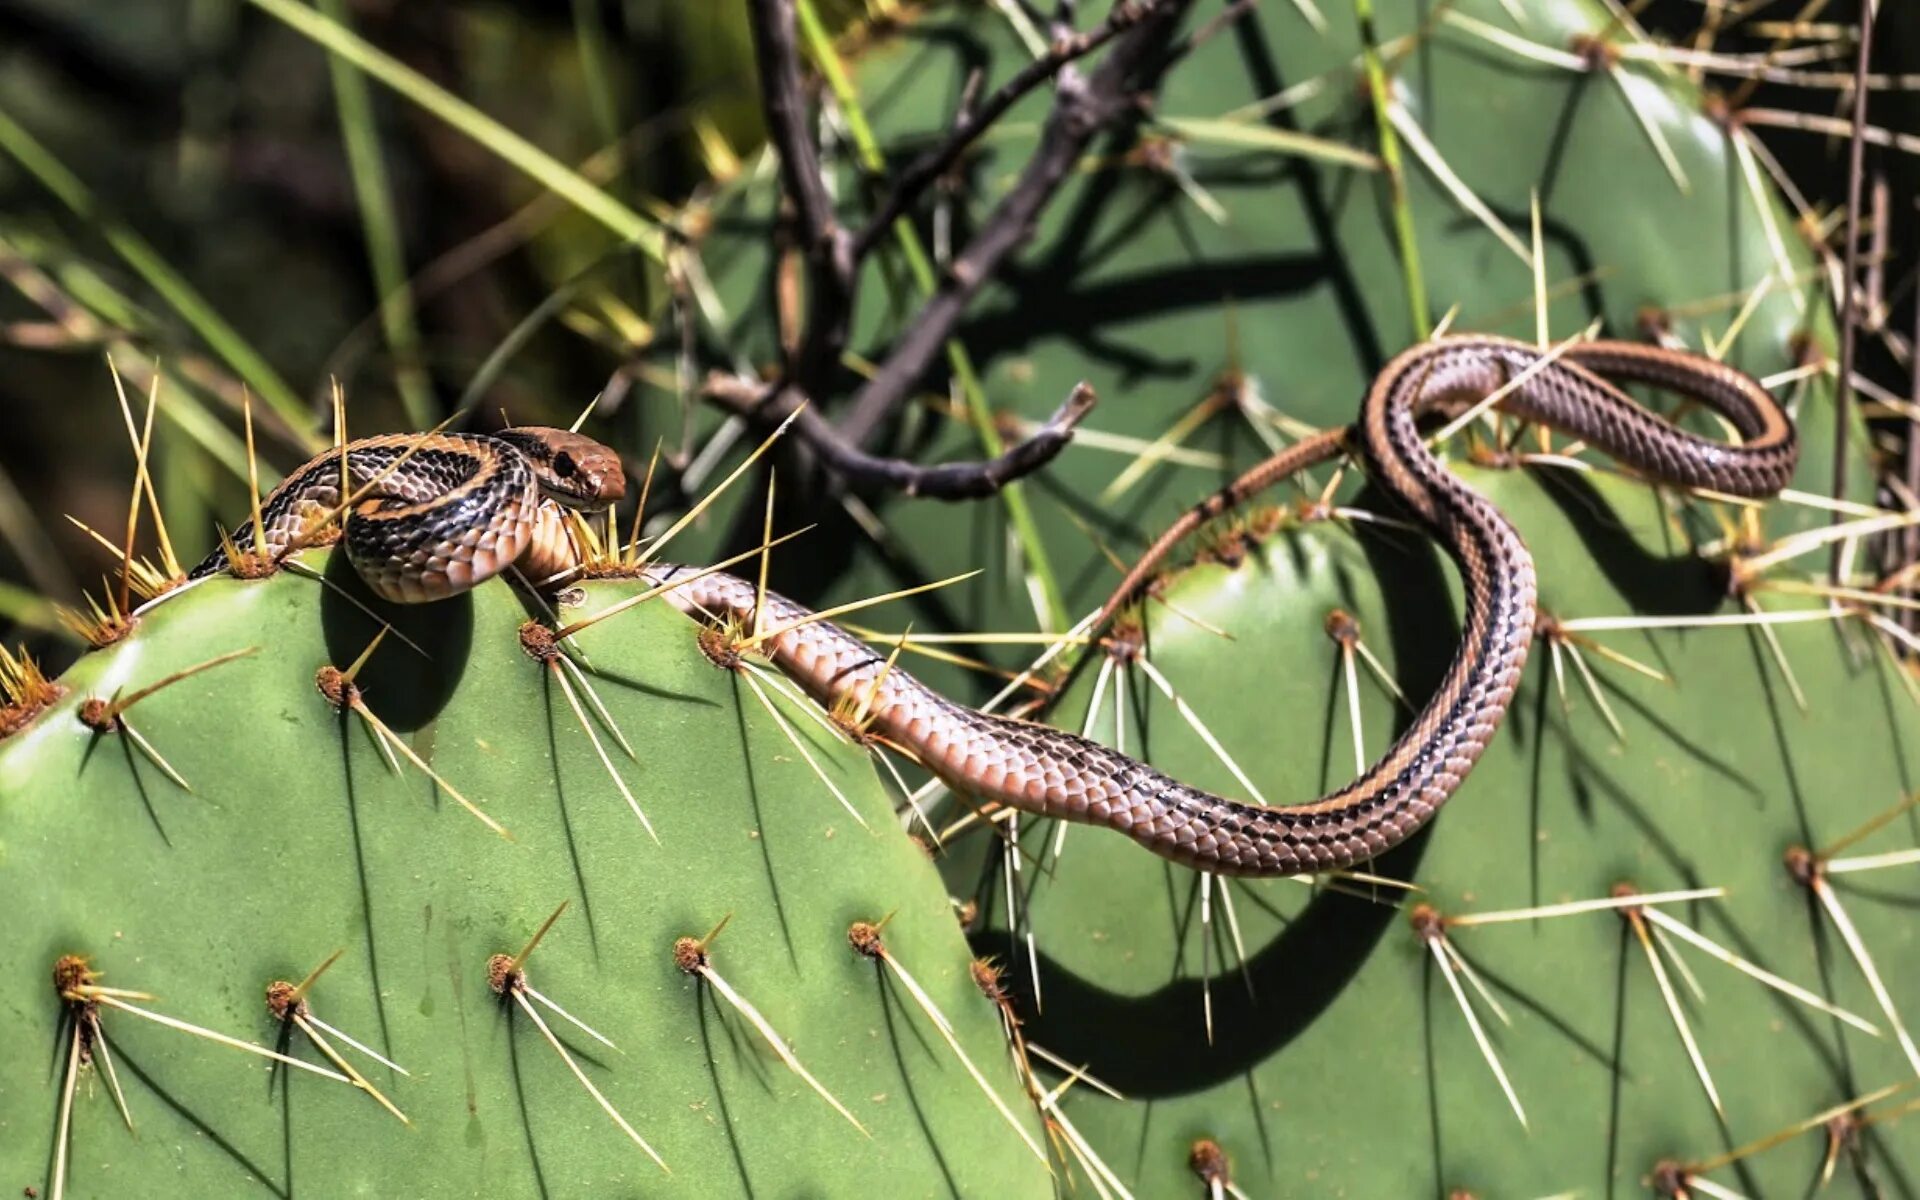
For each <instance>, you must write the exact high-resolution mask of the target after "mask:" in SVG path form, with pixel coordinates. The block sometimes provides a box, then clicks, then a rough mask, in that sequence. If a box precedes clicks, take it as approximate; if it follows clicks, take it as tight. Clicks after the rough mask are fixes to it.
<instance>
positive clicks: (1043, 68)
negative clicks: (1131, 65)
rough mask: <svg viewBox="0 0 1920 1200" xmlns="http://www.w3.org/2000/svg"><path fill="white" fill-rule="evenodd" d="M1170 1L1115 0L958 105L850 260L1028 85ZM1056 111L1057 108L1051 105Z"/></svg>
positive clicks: (880, 234)
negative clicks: (1096, 20)
mask: <svg viewBox="0 0 1920 1200" xmlns="http://www.w3.org/2000/svg"><path fill="white" fill-rule="evenodd" d="M1172 2H1173V0H1121V3H1119V4H1116V5H1114V6H1113V12H1112V13H1111V14H1110V15H1109V16H1108V17H1107V19H1106V20H1105V21H1103V22H1101V24H1100V27H1099V28H1097V29H1094V30H1092V31H1090V32H1088V33H1075V32H1073V31H1072V30H1070V29H1062V30H1061V31H1060V35H1059V36H1057V37H1056V38H1055V39H1054V42H1053V44H1052V45H1051V46H1048V47H1047V52H1046V53H1045V54H1043V55H1041V56H1040V57H1038V58H1036V59H1034V60H1033V61H1031V62H1029V63H1027V65H1026V66H1024V67H1021V68H1020V69H1019V70H1018V71H1016V72H1014V74H1013V77H1012V78H1010V79H1008V80H1007V81H1006V82H1005V83H1003V84H1001V85H1000V86H999V87H997V88H995V89H994V90H993V92H992V94H990V95H989V96H987V98H986V99H985V100H983V101H981V102H980V103H979V104H977V105H974V106H972V107H971V108H970V109H966V108H963V111H962V113H961V115H960V117H959V119H958V120H956V121H955V122H954V125H953V129H952V130H951V131H949V132H948V134H947V136H946V140H944V141H942V142H941V143H940V144H939V145H937V146H935V147H934V148H933V149H931V150H928V151H927V152H926V153H924V154H922V155H921V156H920V157H919V158H917V159H915V160H914V161H913V162H912V163H910V164H908V166H907V168H906V170H904V171H902V172H901V173H900V176H899V178H897V179H895V180H894V182H893V188H892V190H891V191H889V192H888V193H887V197H886V199H885V200H884V201H882V202H881V204H880V207H879V209H878V210H876V211H875V213H874V215H873V219H872V220H870V221H868V222H867V224H866V227H865V228H863V229H862V230H861V231H860V234H859V236H858V237H856V238H854V241H853V257H854V258H855V260H859V259H863V258H865V257H866V256H867V255H868V254H869V253H870V252H872V250H873V248H874V247H875V246H877V245H878V244H879V243H880V241H881V239H882V238H884V237H886V236H887V232H888V230H890V229H892V228H893V223H894V222H895V221H896V220H898V219H899V218H901V217H902V216H905V215H906V212H907V210H908V209H910V208H912V207H913V203H914V201H915V200H918V199H919V198H920V196H921V194H922V193H924V192H925V191H926V190H927V187H928V185H930V184H931V183H933V181H934V180H936V179H938V178H940V176H942V175H944V174H946V172H947V169H948V168H950V167H952V166H953V164H954V163H955V162H956V161H957V160H958V159H959V157H960V155H961V153H962V152H963V151H965V150H966V148H967V147H968V146H970V145H972V144H973V142H974V139H976V138H978V137H979V136H980V135H981V134H982V133H983V132H985V131H986V130H987V128H988V127H989V126H991V125H992V124H993V123H994V122H995V121H997V120H999V119H1000V118H1001V117H1002V116H1004V115H1005V114H1006V112H1007V110H1008V109H1010V108H1012V107H1013V106H1014V105H1015V104H1018V103H1019V102H1020V101H1021V100H1022V99H1024V98H1025V97H1026V96H1027V95H1028V94H1029V93H1031V92H1032V91H1033V90H1034V89H1036V88H1038V87H1039V86H1040V85H1041V84H1043V83H1045V82H1046V81H1047V80H1049V79H1052V78H1053V77H1054V76H1056V75H1059V74H1060V73H1061V72H1062V71H1064V70H1065V69H1066V67H1067V65H1068V64H1069V63H1072V62H1073V61H1074V60H1076V59H1079V58H1084V57H1086V56H1087V55H1089V54H1091V53H1093V52H1094V51H1095V50H1098V49H1099V48H1100V47H1102V46H1104V45H1106V44H1107V43H1108V42H1110V41H1112V40H1113V39H1114V38H1115V37H1117V36H1118V35H1119V34H1121V33H1124V32H1125V31H1126V30H1128V29H1132V28H1133V27H1134V26H1136V25H1139V24H1140V23H1141V22H1143V21H1145V20H1147V19H1149V18H1151V17H1154V16H1156V15H1158V14H1159V13H1160V12H1161V11H1162V10H1164V9H1167V8H1170V7H1171V6H1172ZM1056 111H1057V110H1056Z"/></svg>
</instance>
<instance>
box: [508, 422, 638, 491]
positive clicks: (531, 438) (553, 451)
mask: <svg viewBox="0 0 1920 1200" xmlns="http://www.w3.org/2000/svg"><path fill="white" fill-rule="evenodd" d="M494 436H495V437H497V438H499V439H500V440H501V441H503V442H506V443H507V444H508V445H510V446H512V447H513V448H514V449H516V450H518V451H520V453H521V454H523V455H525V456H526V459H527V462H528V464H529V465H531V466H532V467H533V474H534V478H535V479H537V480H539V482H540V494H541V495H543V496H545V497H546V498H547V499H549V500H553V501H556V502H558V503H560V504H564V505H566V506H567V507H568V508H578V509H584V510H586V511H588V512H598V511H599V510H600V509H603V508H607V507H609V506H611V505H613V504H617V503H619V501H620V498H621V497H622V496H625V495H626V494H627V472H626V468H625V467H623V466H621V464H620V456H619V455H618V454H616V453H615V452H614V451H612V450H610V449H608V448H607V447H605V446H603V445H601V444H600V443H599V442H596V441H594V440H593V439H592V438H590V437H587V436H585V435H583V434H578V433H574V432H572V431H570V430H566V429H549V428H547V427H545V426H540V425H522V426H520V427H518V428H514V429H503V430H501V431H500V432H499V433H496V434H494Z"/></svg>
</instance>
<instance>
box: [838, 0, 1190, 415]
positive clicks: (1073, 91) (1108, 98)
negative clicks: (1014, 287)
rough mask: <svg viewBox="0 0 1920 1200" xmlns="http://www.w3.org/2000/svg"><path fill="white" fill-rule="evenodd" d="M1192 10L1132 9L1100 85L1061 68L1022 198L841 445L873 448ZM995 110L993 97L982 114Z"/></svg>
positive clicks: (862, 408)
mask: <svg viewBox="0 0 1920 1200" xmlns="http://www.w3.org/2000/svg"><path fill="white" fill-rule="evenodd" d="M1191 3H1192V0H1164V2H1155V0H1144V2H1138V0H1127V2H1124V3H1122V4H1120V5H1118V6H1117V7H1116V12H1118V11H1119V10H1123V9H1124V10H1126V11H1128V12H1130V13H1132V14H1133V15H1132V17H1131V23H1130V24H1129V25H1128V27H1127V28H1126V29H1125V31H1124V32H1123V33H1121V34H1120V36H1118V37H1115V38H1114V39H1113V43H1112V47H1113V48H1112V49H1111V50H1110V51H1108V53H1107V55H1106V56H1105V57H1104V58H1103V59H1101V61H1100V65H1099V66H1098V67H1097V68H1096V69H1095V70H1094V72H1093V74H1092V75H1091V76H1090V77H1087V78H1082V77H1081V76H1080V74H1079V73H1078V72H1077V71H1076V70H1074V68H1073V66H1072V64H1071V63H1067V64H1064V65H1062V66H1061V67H1059V68H1058V69H1057V82H1056V84H1055V89H1054V90H1055V99H1054V103H1053V110H1052V111H1051V112H1050V113H1049V114H1048V115H1047V119H1046V123H1045V124H1044V125H1043V126H1042V128H1041V132H1040V144H1039V147H1038V148H1037V149H1036V150H1035V151H1034V154H1033V157H1032V158H1030V159H1029V160H1028V161H1027V165H1026V166H1025V167H1024V168H1023V169H1022V171H1021V173H1020V177H1019V179H1018V181H1017V182H1016V183H1015V184H1014V186H1013V189H1012V191H1010V192H1008V193H1007V195H1006V197H1005V198H1004V199H1002V200H1001V201H1000V203H999V204H998V205H996V206H995V207H994V210H993V212H992V213H991V214H990V215H989V216H988V218H987V219H986V221H985V223H984V224H982V226H981V227H980V230H979V232H978V233H977V234H975V235H974V238H973V240H972V241H971V242H969V243H968V245H967V247H966V249H965V250H963V251H962V252H961V253H960V254H959V256H958V257H956V258H955V259H954V260H953V263H952V265H951V266H950V267H949V268H948V270H947V272H946V274H945V276H944V277H943V278H942V280H941V284H940V290H939V291H937V292H936V293H934V295H933V296H932V297H931V298H930V299H929V300H928V301H927V303H926V304H925V305H923V306H922V307H921V309H920V312H919V313H918V314H917V315H916V316H915V318H914V320H913V323H912V324H911V325H910V326H909V327H908V329H907V330H906V332H905V333H904V334H903V335H901V337H900V339H899V340H898V341H897V342H896V343H895V344H894V348H893V352H892V353H891V354H890V355H889V356H888V358H887V360H886V362H885V363H884V364H883V365H882V366H881V368H880V370H879V371H878V372H877V373H876V374H875V375H874V377H873V378H872V380H870V381H869V382H868V383H867V384H866V385H865V386H864V387H862V388H861V389H860V392H859V394H858V395H857V396H856V397H855V398H854V402H853V408H852V410H851V412H850V413H849V414H848V416H847V418H846V419H845V420H844V421H843V422H841V424H840V434H841V437H842V438H844V440H845V441H846V443H847V444H848V445H849V446H855V447H857V446H860V445H862V444H864V443H865V442H866V440H867V439H868V438H869V437H870V436H871V435H872V433H873V431H874V430H875V429H877V428H878V427H879V426H880V424H881V423H882V422H883V421H885V420H886V418H887V416H888V414H890V413H892V412H893V411H894V410H895V409H896V408H897V407H898V406H899V405H900V403H901V402H902V401H903V400H904V399H905V398H906V396H907V394H908V392H909V391H910V390H911V389H912V387H913V386H914V384H915V383H916V382H917V381H918V380H919V378H920V376H921V375H922V374H923V373H925V371H926V369H927V367H928V365H929V364H931V363H932V361H933V358H934V356H935V355H936V354H938V353H939V352H940V348H941V347H942V346H943V345H945V343H946V341H947V339H948V338H949V337H950V336H951V335H952V333H953V330H954V327H955V326H956V325H958V324H959V322H960V317H961V315H962V314H963V313H965V311H966V308H967V305H968V304H969V303H970V302H971V301H972V299H973V297H974V295H975V293H977V292H978V291H979V290H980V287H981V286H982V285H983V284H985V283H986V281H987V280H989V279H991V278H992V277H993V276H994V274H995V273H996V272H997V271H998V270H999V268H1000V264H1001V263H1002V262H1004V261H1005V260H1006V258H1007V256H1008V255H1009V254H1011V253H1012V252H1013V251H1014V250H1015V249H1016V248H1017V247H1018V246H1019V245H1020V244H1021V243H1022V242H1024V241H1025V240H1026V239H1027V237H1028V236H1029V235H1030V234H1031V233H1032V231H1033V228H1034V225H1035V222H1036V221H1037V220H1038V218H1039V216H1040V213H1041V212H1042V211H1043V210H1044V209H1045V208H1046V206H1047V205H1048V203H1049V202H1051V201H1052V199H1053V197H1054V195H1055V194H1056V193H1057V192H1058V191H1059V189H1060V186H1061V184H1062V183H1064V182H1065V181H1066V179H1067V177H1068V176H1069V175H1070V174H1071V173H1072V172H1073V170H1074V166H1075V164H1077V163H1078V162H1079V161H1080V158H1081V155H1082V154H1083V153H1085V151H1086V148H1087V145H1088V143H1090V142H1091V141H1092V140H1093V138H1094V136H1095V135H1096V134H1098V133H1099V132H1100V131H1101V130H1102V129H1104V128H1106V127H1107V126H1108V125H1110V124H1111V123H1113V122H1114V121H1116V120H1118V119H1119V118H1120V117H1121V116H1122V115H1124V114H1126V113H1127V112H1129V111H1133V110H1134V109H1135V96H1136V93H1137V92H1138V90H1139V89H1140V88H1141V87H1142V86H1143V84H1142V77H1143V76H1144V75H1146V74H1147V73H1148V72H1149V71H1151V70H1152V69H1154V68H1156V67H1157V66H1158V65H1159V62H1160V59H1161V53H1162V51H1163V50H1164V49H1165V47H1166V45H1167V42H1168V40H1169V38H1170V37H1171V35H1172V32H1173V29H1174V27H1175V25H1177V24H1178V22H1179V20H1180V18H1181V17H1182V16H1184V15H1185V13H1186V11H1187V9H1188V8H1189V7H1190V6H1191ZM991 108H992V103H991V98H989V101H988V102H987V103H983V104H982V105H981V108H980V110H979V111H980V112H982V113H985V112H989V111H991Z"/></svg>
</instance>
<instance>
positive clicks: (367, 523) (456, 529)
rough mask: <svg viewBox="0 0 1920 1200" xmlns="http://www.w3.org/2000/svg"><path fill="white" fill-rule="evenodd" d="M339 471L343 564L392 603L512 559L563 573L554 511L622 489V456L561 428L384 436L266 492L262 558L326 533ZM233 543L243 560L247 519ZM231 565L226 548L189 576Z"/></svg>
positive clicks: (492, 571)
mask: <svg viewBox="0 0 1920 1200" xmlns="http://www.w3.org/2000/svg"><path fill="white" fill-rule="evenodd" d="M343 463H344V476H345V479H346V482H347V486H348V488H349V489H350V490H349V497H348V498H349V499H353V500H354V503H353V505H352V509H351V512H350V514H349V519H348V520H347V521H346V534H345V538H344V540H345V543H346V551H347V558H348V560H349V561H351V562H352V563H353V567H354V570H356V571H358V572H359V574H360V577H361V578H362V579H364V580H366V582H367V586H368V587H369V588H371V589H372V590H373V592H374V594H375V595H378V596H379V597H380V598H382V599H384V600H391V601H393V602H395V603H398V604H418V603H423V602H426V601H429V600H441V599H445V598H446V597H448V596H452V595H455V594H457V593H459V592H463V591H465V590H467V589H468V588H471V587H476V586H478V585H479V584H481V583H484V582H485V581H486V580H488V579H490V578H492V577H493V576H494V575H497V574H499V573H500V572H501V571H504V570H506V569H507V568H508V567H509V566H513V565H515V564H516V563H518V564H520V565H521V567H522V569H523V573H524V574H526V575H527V576H528V577H529V578H532V579H536V580H538V579H545V578H548V577H549V576H551V575H554V574H557V573H559V572H560V571H564V570H565V569H567V568H568V567H570V566H571V565H572V563H573V560H574V558H575V552H574V550H573V547H572V539H571V537H570V536H569V535H568V533H567V530H566V525H565V522H564V521H563V520H561V519H560V512H559V508H557V507H555V506H556V505H558V506H564V507H569V508H580V509H594V508H604V507H606V506H607V505H609V504H613V503H615V502H616V501H618V500H619V499H620V497H621V496H622V495H623V494H625V491H626V475H625V474H624V473H623V471H622V470H621V467H620V459H619V456H618V455H616V454H614V452H613V451H611V450H609V449H607V448H606V447H605V446H602V445H601V444H600V443H598V442H596V441H594V440H593V439H591V438H588V437H584V436H582V435H580V434H577V433H572V432H569V431H568V430H565V429H547V428H542V427H538V426H528V427H524V428H519V429H506V430H502V431H501V432H499V433H497V434H473V433H442V434H426V435H420V434H404V433H393V434H382V435H381V436H378V437H370V438H361V439H360V440H358V441H354V442H349V443H347V445H346V447H345V450H344V451H341V450H332V451H328V452H327V453H325V454H321V455H317V456H316V457H314V458H312V459H310V460H309V461H308V462H307V463H306V464H305V465H303V466H302V467H301V468H300V469H299V470H297V471H295V472H294V473H293V474H291V475H289V476H287V477H286V479H284V480H282V481H281V483H280V486H278V487H276V488H274V489H273V491H272V492H271V493H270V494H269V495H268V496H267V498H266V500H264V501H263V502H262V503H261V505H260V529H261V537H260V544H262V545H263V546H264V548H265V550H266V553H267V556H268V557H269V558H276V559H277V558H279V557H280V556H282V555H284V554H286V553H287V551H289V550H293V549H297V548H299V547H300V546H302V545H305V544H307V543H308V542H309V541H310V540H311V539H312V538H313V537H314V535H315V534H316V533H317V532H318V531H319V530H320V529H321V528H323V527H324V526H325V524H326V522H327V520H328V518H330V517H331V516H332V515H333V514H334V511H335V510H336V509H337V508H338V507H339V506H340V502H341V495H340V486H341V480H342V475H343ZM230 540H231V541H232V543H233V545H234V547H235V548H237V549H238V550H240V551H241V552H242V553H251V552H252V551H253V549H254V546H255V539H254V528H253V522H252V521H251V520H248V521H247V522H246V523H245V524H243V525H241V526H240V527H239V528H238V529H237V530H235V531H234V533H233V535H232V537H231V539H230ZM232 566H233V563H232V561H231V560H230V558H229V556H228V554H227V550H226V547H225V546H222V547H220V548H218V549H216V550H214V551H213V553H211V554H209V555H207V557H206V558H204V559H202V560H201V562H200V563H199V565H198V566H196V567H194V568H193V570H191V571H189V572H187V578H188V579H201V578H204V577H206V576H208V575H215V574H218V573H220V572H222V571H225V570H228V569H229V568H230V567H232Z"/></svg>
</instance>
